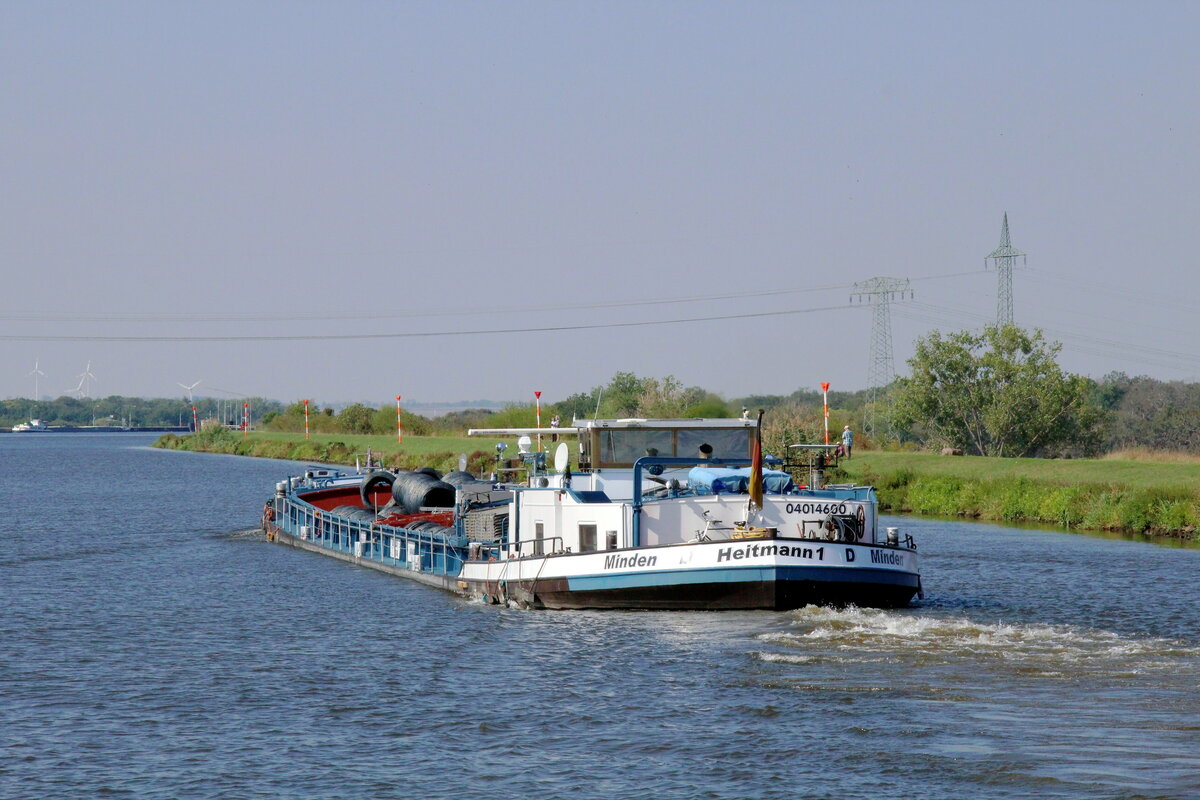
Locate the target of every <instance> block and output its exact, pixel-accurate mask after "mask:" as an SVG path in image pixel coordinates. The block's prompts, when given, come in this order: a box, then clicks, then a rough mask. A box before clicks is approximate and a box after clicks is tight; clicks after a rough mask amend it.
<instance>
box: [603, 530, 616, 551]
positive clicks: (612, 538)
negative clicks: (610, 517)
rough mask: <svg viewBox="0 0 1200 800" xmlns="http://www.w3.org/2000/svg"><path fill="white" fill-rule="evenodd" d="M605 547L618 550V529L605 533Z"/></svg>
mask: <svg viewBox="0 0 1200 800" xmlns="http://www.w3.org/2000/svg"><path fill="white" fill-rule="evenodd" d="M604 549H605V550H616V549H617V532H616V531H608V532H606V533H605V534H604Z"/></svg>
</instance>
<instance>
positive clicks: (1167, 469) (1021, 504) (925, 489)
mask: <svg viewBox="0 0 1200 800" xmlns="http://www.w3.org/2000/svg"><path fill="white" fill-rule="evenodd" d="M841 470H842V472H843V473H844V474H845V476H846V477H847V478H848V479H850V480H853V481H855V482H859V483H869V484H873V485H874V486H876V487H877V489H878V491H879V497H880V503H881V504H882V505H883V507H884V508H885V509H886V510H891V511H904V512H909V513H913V514H919V515H926V516H946V517H953V516H958V517H966V518H969V519H979V520H990V521H996V522H1031V523H1041V524H1046V525H1056V526H1059V527H1063V528H1068V529H1081V530H1096V531H1117V532H1121V533H1142V534H1153V535H1166V536H1177V537H1181V538H1188V539H1193V538H1197V533H1196V530H1197V527H1200V491H1198V487H1200V460H1182V461H1164V460H1161V459H1152V458H1149V457H1145V456H1141V457H1139V456H1137V455H1136V454H1130V455H1129V456H1127V457H1121V456H1120V455H1118V456H1117V457H1111V458H1105V459H1075V460H1046V459H1032V458H982V457H975V456H938V455H931V454H927V453H893V452H862V453H856V454H855V456H854V458H853V459H851V460H849V461H843V462H842V464H841Z"/></svg>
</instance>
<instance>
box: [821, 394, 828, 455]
mask: <svg viewBox="0 0 1200 800" xmlns="http://www.w3.org/2000/svg"><path fill="white" fill-rule="evenodd" d="M821 395H822V396H823V397H824V398H825V444H829V382H828V381H825V382H824V383H822V384H821Z"/></svg>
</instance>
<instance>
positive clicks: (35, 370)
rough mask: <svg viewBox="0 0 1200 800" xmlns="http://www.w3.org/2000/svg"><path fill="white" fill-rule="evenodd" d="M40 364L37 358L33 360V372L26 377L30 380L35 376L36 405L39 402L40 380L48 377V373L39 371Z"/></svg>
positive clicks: (34, 396) (34, 398) (34, 392)
mask: <svg viewBox="0 0 1200 800" xmlns="http://www.w3.org/2000/svg"><path fill="white" fill-rule="evenodd" d="M40 362H41V359H40V358H35V359H34V360H33V372H30V373H28V374H27V375H26V376H25V377H26V378H28V377H29V376H30V375H32V376H33V402H35V403H36V402H37V401H38V378H44V377H46V373H44V372H42V371H41V370H40V369H38V364H39V363H40Z"/></svg>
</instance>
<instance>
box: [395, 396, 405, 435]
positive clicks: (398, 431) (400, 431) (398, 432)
mask: <svg viewBox="0 0 1200 800" xmlns="http://www.w3.org/2000/svg"><path fill="white" fill-rule="evenodd" d="M403 443H404V426H403V425H401V424H400V395H396V444H403Z"/></svg>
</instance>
